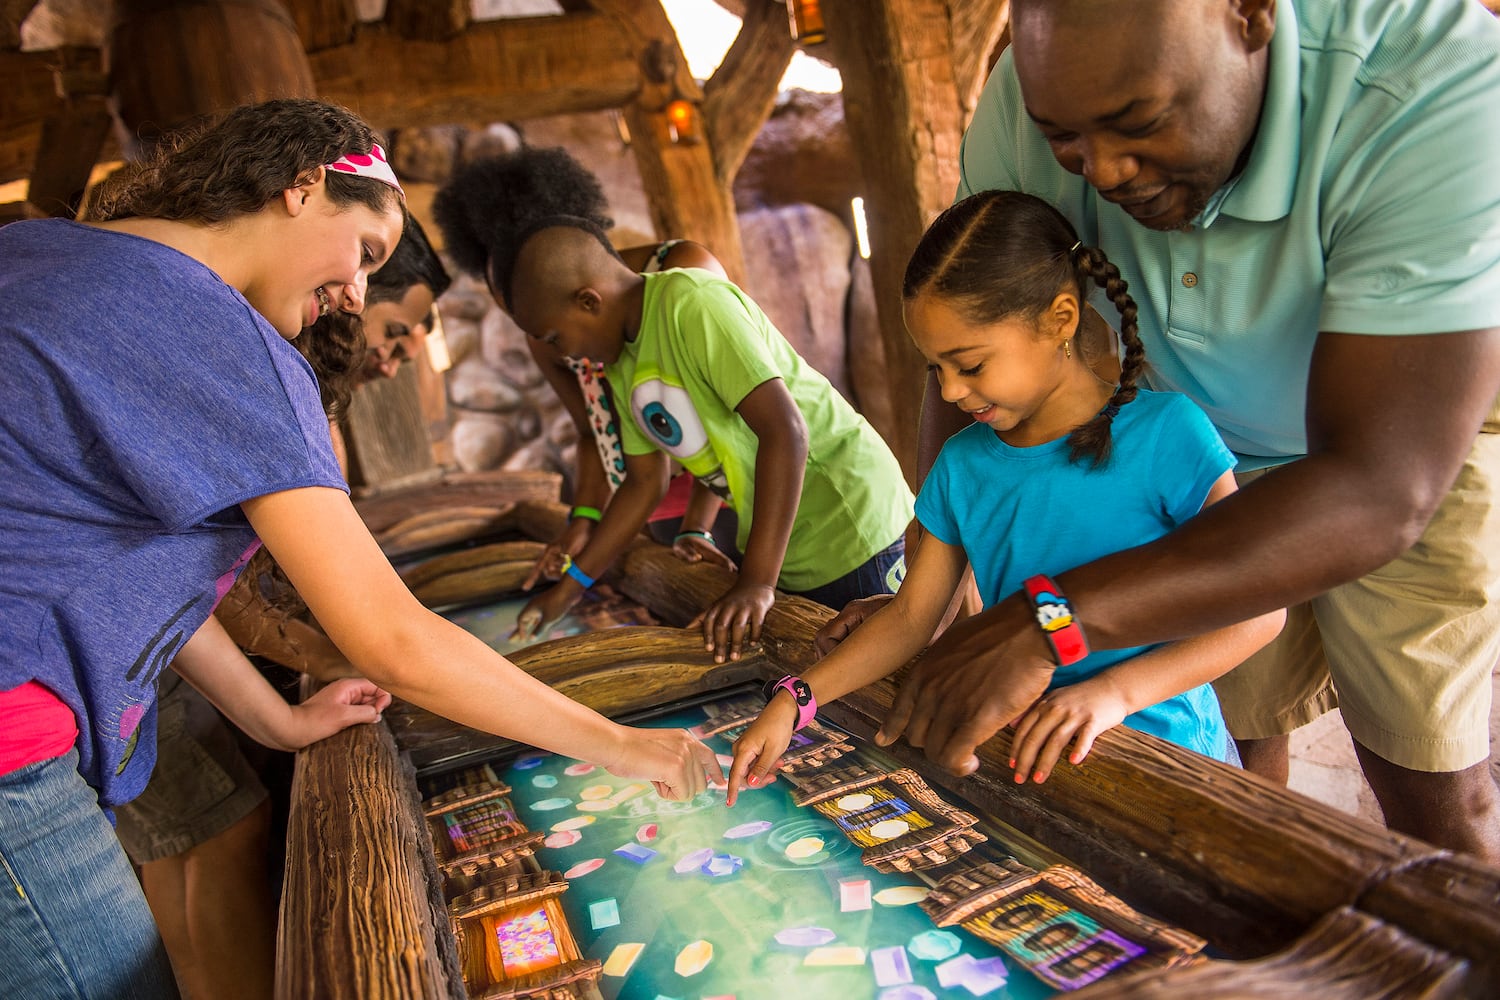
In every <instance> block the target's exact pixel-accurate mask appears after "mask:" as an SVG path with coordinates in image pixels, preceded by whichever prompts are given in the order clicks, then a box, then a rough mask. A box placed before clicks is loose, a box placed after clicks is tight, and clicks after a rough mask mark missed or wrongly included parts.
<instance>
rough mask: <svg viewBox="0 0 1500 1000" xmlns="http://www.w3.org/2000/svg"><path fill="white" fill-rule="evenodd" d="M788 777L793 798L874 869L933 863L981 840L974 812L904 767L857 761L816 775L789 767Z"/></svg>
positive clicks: (943, 862)
mask: <svg viewBox="0 0 1500 1000" xmlns="http://www.w3.org/2000/svg"><path fill="white" fill-rule="evenodd" d="M787 779H788V781H790V782H791V783H792V784H794V785H795V786H796V789H797V790H796V791H794V792H793V793H792V801H794V802H795V803H796V804H797V805H799V806H812V807H813V808H814V809H816V810H817V811H818V812H820V813H822V814H823V815H824V816H827V817H828V818H829V819H831V820H832V821H833V822H834V823H835V824H836V825H837V826H838V828H839V829H840V830H841V831H843V833H844V836H846V837H848V838H849V841H850V842H851V843H853V844H854V845H855V846H857V847H860V848H862V849H863V850H864V855H863V858H864V862H865V864H867V865H869V866H870V867H872V868H874V869H875V870H876V871H882V872H909V871H914V870H921V869H923V868H936V867H939V866H941V865H946V864H948V863H949V862H951V861H953V860H954V859H955V858H957V857H958V856H960V855H962V854H967V853H968V852H969V849H970V848H972V847H973V846H974V845H975V844H980V843H983V842H984V841H985V840H986V837H985V835H984V834H982V833H980V832H979V831H978V830H975V829H974V828H973V827H974V824H975V823H976V822H977V820H976V819H975V818H974V817H973V816H971V815H969V814H968V813H966V812H964V811H963V810H962V809H957V808H955V807H953V806H951V805H949V804H948V803H946V802H944V801H943V800H942V799H940V798H938V796H937V794H936V793H934V792H933V790H932V789H931V788H929V787H928V786H927V782H925V781H923V780H922V778H921V777H920V776H919V775H918V774H917V773H916V772H915V771H912V770H909V769H907V768H902V769H901V770H899V771H893V772H887V771H885V770H884V769H877V768H873V767H871V766H869V765H866V764H863V763H857V762H856V763H851V764H847V765H845V766H842V767H837V768H828V769H824V770H821V771H818V772H817V773H815V774H810V773H808V772H807V771H806V770H805V769H799V770H792V771H789V772H788V774H787Z"/></svg>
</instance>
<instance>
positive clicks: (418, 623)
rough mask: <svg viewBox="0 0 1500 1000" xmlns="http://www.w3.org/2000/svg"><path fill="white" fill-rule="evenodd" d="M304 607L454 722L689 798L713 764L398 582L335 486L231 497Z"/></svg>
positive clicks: (382, 674) (679, 739)
mask: <svg viewBox="0 0 1500 1000" xmlns="http://www.w3.org/2000/svg"><path fill="white" fill-rule="evenodd" d="M241 507H242V509H243V510H244V511H245V514H246V516H247V517H248V518H249V519H250V524H251V526H252V527H254V528H255V530H256V532H257V533H258V534H259V535H260V538H261V541H263V542H264V543H265V546H266V548H267V549H269V550H270V551H271V554H272V555H273V556H275V557H276V560H277V562H279V563H280V564H281V567H282V569H283V570H285V571H286V575H287V577H288V578H289V579H290V580H291V581H292V584H293V585H294V586H295V587H296V588H297V592H298V593H299V594H301V595H302V598H303V600H305V601H306V602H307V606H308V608H309V609H310V610H311V611H312V613H313V615H314V617H316V618H317V620H318V622H319V623H320V624H321V625H322V626H323V628H324V629H325V630H326V631H327V633H328V636H329V638H331V639H332V640H333V641H334V642H335V643H336V644H337V645H338V647H339V648H340V649H341V650H343V651H344V653H345V655H347V656H348V657H349V660H350V662H352V663H353V664H354V666H355V667H356V668H357V669H358V670H359V672H360V673H361V674H363V675H364V676H365V677H368V678H369V679H370V680H372V681H374V682H375V683H376V684H379V685H380V686H381V687H382V688H385V689H386V690H387V691H390V692H391V693H392V694H394V695H396V696H397V697H399V698H404V699H406V700H407V701H410V702H412V703H413V704H416V705H420V706H422V707H423V708H426V709H428V710H429V711H431V712H435V713H437V714H438V715H442V716H444V717H446V718H449V719H452V720H454V721H455V722H459V723H462V724H464V725H467V726H472V727H474V728H476V729H482V730H484V731H485V732H488V733H495V734H497V735H501V736H506V737H508V738H510V739H514V740H518V741H521V742H525V743H530V744H532V745H534V746H538V747H542V748H544V749H547V750H551V751H553V752H555V753H560V754H565V755H567V756H570V757H578V758H581V759H583V760H587V761H590V762H592V763H595V764H599V765H601V766H603V767H605V768H607V769H608V770H609V771H610V772H611V773H613V774H616V775H619V776H621V777H633V778H642V779H645V780H649V781H652V782H654V783H655V784H656V786H657V789H658V791H660V792H661V793H662V794H663V795H665V796H668V797H671V798H680V799H681V798H692V797H693V796H694V795H697V794H698V793H699V792H701V791H703V789H704V788H705V787H706V780H707V779H708V778H709V777H715V778H717V777H720V776H722V774H723V770H722V769H721V768H720V767H719V764H718V762H717V760H715V758H714V755H713V752H712V751H711V750H709V748H708V747H706V746H704V745H703V744H702V743H700V742H698V741H697V740H695V739H693V738H692V737H691V736H689V735H688V734H687V732H686V731H685V730H680V729H662V730H651V729H634V728H630V727H627V726H621V725H618V724H616V723H614V722H611V721H610V720H609V719H606V718H605V717H604V716H602V715H600V714H599V713H598V712H595V711H594V710H592V709H590V708H587V707H585V706H583V705H580V704H579V703H578V702H576V701H573V700H572V699H570V698H567V697H566V696H564V695H562V694H560V693H558V692H557V691H554V690H553V689H552V688H550V687H548V686H547V685H545V684H543V683H542V682H541V681H539V680H537V679H536V678H534V677H532V676H530V675H529V674H527V673H525V672H524V671H522V670H520V669H518V668H517V667H516V666H515V665H514V664H513V663H511V662H510V661H509V660H507V659H505V657H503V656H501V655H499V654H498V653H496V652H495V651H494V650H492V649H490V648H489V647H488V646H486V645H485V644H484V643H483V642H481V641H479V639H477V638H475V637H474V636H472V635H470V634H469V633H467V632H465V631H463V630H462V629H460V628H459V627H458V626H456V625H454V624H452V623H451V622H448V621H446V620H444V619H443V618H440V617H439V616H437V615H435V614H433V613H432V612H431V611H428V610H427V609H426V608H424V607H423V606H422V605H421V604H420V603H419V602H418V601H417V599H416V598H415V597H413V596H412V595H411V592H410V591H409V590H407V589H406V586H405V584H403V583H402V582H401V578H400V577H398V576H397V575H396V571H395V570H394V569H392V568H391V564H390V563H389V562H388V561H387V560H386V558H385V554H384V553H382V552H381V551H380V547H379V546H378V545H377V544H376V543H375V539H374V538H372V537H371V536H370V533H369V531H368V530H367V529H366V528H365V526H364V522H362V521H361V520H360V519H359V515H358V514H357V513H356V512H355V510H354V506H353V504H351V503H350V502H349V498H348V497H347V496H346V495H344V494H343V493H342V492H341V491H339V490H335V489H329V488H326V487H305V488H302V489H295V490H287V491H285V492H282V493H272V494H269V495H267V496H263V497H256V498H255V499H253V500H247V501H245V502H244V503H243V504H241Z"/></svg>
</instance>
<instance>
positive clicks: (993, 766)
mask: <svg viewBox="0 0 1500 1000" xmlns="http://www.w3.org/2000/svg"><path fill="white" fill-rule="evenodd" d="M895 692H896V684H895V683H894V682H893V681H891V680H886V681H882V682H880V683H878V684H874V685H871V686H869V687H867V688H864V689H863V690H861V691H858V692H855V693H854V694H852V695H849V696H848V697H846V698H843V699H841V700H840V701H839V702H836V703H835V704H834V705H832V706H829V707H828V710H827V715H828V717H829V718H830V719H831V720H832V721H834V722H836V723H838V724H839V725H842V726H844V727H845V728H846V729H849V730H850V731H851V732H854V733H855V734H856V735H863V736H868V735H870V734H872V733H873V732H874V731H875V729H876V728H877V727H878V726H879V724H880V722H881V720H882V719H884V717H885V715H886V713H887V711H888V710H889V706H890V704H891V702H892V699H893V698H894V695H895ZM888 750H889V752H890V753H892V754H893V755H894V756H895V757H897V758H898V759H900V760H903V761H907V762H909V763H912V764H917V763H919V762H921V761H922V754H921V751H919V750H915V749H913V748H911V747H910V746H908V745H907V744H906V743H905V742H904V741H902V742H898V743H897V744H896V745H895V746H893V747H890V748H888ZM1009 756H1010V736H1009V734H1008V733H1005V732H1002V733H1000V734H999V735H997V736H996V737H994V738H993V739H991V740H990V741H989V742H987V743H985V744H983V745H982V746H981V747H980V748H979V758H980V761H981V768H980V771H979V772H978V773H977V774H975V775H972V776H969V777H965V778H956V777H953V776H951V775H947V774H945V773H944V772H941V771H938V770H935V769H930V768H929V769H927V770H925V771H924V772H923V773H924V775H925V776H926V777H927V779H928V780H929V781H931V782H932V783H934V784H936V785H939V786H941V787H944V788H947V789H949V790H950V791H952V792H954V793H955V794H957V795H960V796H962V797H963V798H965V799H967V800H968V801H969V802H972V803H974V805H975V806H977V807H978V808H979V809H980V810H982V811H984V812H987V813H989V814H991V815H993V816H996V817H998V818H1000V819H1002V820H1003V821H1004V822H1006V823H1008V824H1010V825H1012V826H1014V827H1016V828H1017V829H1019V830H1020V831H1021V832H1022V833H1023V834H1026V835H1027V836H1029V837H1032V838H1035V840H1036V841H1037V842H1039V843H1041V844H1044V845H1046V847H1047V848H1048V849H1050V850H1053V851H1056V852H1058V853H1059V854H1060V855H1061V856H1063V857H1065V858H1067V859H1068V861H1069V863H1071V864H1074V865H1076V866H1077V867H1079V868H1082V869H1084V870H1085V871H1088V872H1089V873H1090V874H1091V876H1092V877H1094V878H1095V879H1096V880H1097V881H1099V882H1100V883H1101V884H1102V885H1104V886H1105V888H1107V889H1109V890H1110V891H1112V892H1115V893H1118V894H1119V895H1121V896H1124V897H1125V898H1134V899H1140V900H1149V906H1150V909H1151V910H1152V912H1154V913H1156V914H1158V915H1160V916H1162V917H1164V918H1165V919H1167V920H1169V921H1171V922H1174V923H1178V924H1181V925H1182V926H1184V927H1189V928H1191V929H1193V930H1194V931H1195V932H1196V933H1200V934H1202V935H1203V936H1204V937H1206V938H1208V939H1209V940H1210V941H1211V942H1212V943H1213V944H1214V945H1215V946H1216V947H1218V948H1220V949H1222V950H1223V951H1224V952H1225V953H1226V954H1228V955H1230V956H1232V957H1236V958H1246V957H1252V956H1257V955H1264V954H1266V953H1267V952H1268V951H1271V950H1274V949H1277V948H1281V947H1284V946H1286V945H1288V944H1289V943H1290V942H1291V941H1293V940H1294V939H1295V938H1297V937H1299V936H1300V935H1302V934H1304V933H1306V932H1307V930H1308V929H1309V928H1310V927H1311V926H1312V925H1313V924H1314V923H1315V922H1316V921H1317V920H1318V919H1319V918H1320V917H1322V916H1323V915H1324V914H1326V913H1329V912H1331V911H1333V910H1335V909H1337V908H1339V907H1341V906H1355V905H1359V906H1361V907H1363V908H1364V909H1366V910H1367V911H1368V912H1372V913H1378V915H1379V916H1380V917H1381V918H1382V919H1384V920H1386V921H1387V922H1388V923H1390V924H1392V925H1395V926H1398V927H1400V928H1401V929H1402V930H1404V931H1405V932H1406V933H1408V934H1410V935H1411V936H1412V937H1414V938H1417V939H1420V940H1423V941H1427V942H1428V943H1430V944H1433V945H1435V946H1436V947H1439V948H1442V949H1444V950H1447V951H1449V952H1452V953H1453V954H1456V955H1458V956H1459V957H1461V958H1466V959H1468V960H1469V961H1470V962H1471V963H1472V964H1473V965H1474V966H1475V968H1476V970H1477V971H1476V972H1475V973H1474V975H1476V976H1478V977H1481V978H1480V980H1479V981H1481V982H1483V983H1484V984H1485V986H1484V990H1485V991H1486V992H1484V995H1494V991H1495V990H1500V980H1495V979H1494V978H1493V976H1494V972H1493V969H1494V963H1495V960H1496V959H1495V956H1496V945H1497V943H1500V919H1497V917H1496V916H1495V906H1496V904H1497V903H1500V870H1497V869H1495V868H1494V867H1492V866H1487V865H1483V864H1481V863H1478V862H1472V863H1471V864H1470V865H1469V867H1468V868H1467V869H1452V868H1449V869H1444V868H1443V867H1442V866H1443V864H1444V863H1446V862H1447V861H1448V859H1447V858H1446V854H1445V852H1443V851H1440V850H1438V849H1437V848H1435V847H1432V846H1430V845H1428V844H1424V843H1422V842H1421V841H1417V840H1413V839H1411V838H1409V837H1405V836H1403V835H1401V834H1398V833H1393V832H1391V831H1388V830H1383V829H1381V828H1380V827H1377V826H1373V825H1371V824H1369V823H1365V822H1362V821H1359V820H1357V819H1355V818H1354V817H1351V816H1349V815H1348V814H1347V813H1343V812H1340V811H1339V810H1336V809H1333V808H1332V807H1330V806H1325V805H1323V804H1321V803H1318V802H1314V801H1312V800H1311V799H1308V798H1305V797H1303V796H1301V795H1297V794H1295V793H1293V792H1289V791H1287V790H1286V789H1284V788H1280V787H1277V786H1275V785H1272V784H1271V783H1269V782H1266V781H1264V780H1262V779H1260V778H1258V777H1256V776H1254V775H1252V774H1249V773H1248V772H1245V771H1242V770H1239V769H1237V768H1231V767H1228V766H1226V765H1223V764H1220V763H1218V762H1216V761H1212V760H1209V759H1207V758H1204V757H1201V756H1199V755H1196V754H1192V753H1189V752H1187V751H1185V750H1182V749H1180V748H1178V747H1176V746H1173V745H1171V744H1168V743H1166V742H1164V741H1162V740H1159V739H1156V738H1154V737H1151V736H1147V735H1144V734H1141V733H1137V732H1134V731H1133V730H1129V729H1126V728H1124V727H1117V728H1115V729H1112V730H1110V731H1109V732H1107V733H1105V734H1104V735H1103V736H1102V737H1101V738H1100V741H1099V743H1098V744H1096V746H1095V749H1094V750H1093V752H1092V753H1091V754H1090V755H1089V758H1088V760H1087V761H1086V762H1085V763H1084V764H1083V765H1082V766H1080V767H1064V768H1058V769H1057V770H1056V771H1054V772H1053V773H1052V774H1051V775H1050V776H1049V777H1048V778H1047V781H1046V782H1045V783H1044V784H1041V785H1037V784H1035V783H1028V784H1025V785H1016V784H1015V783H1014V782H1012V781H1011V780H1010V768H1009V766H1008V761H1009ZM1454 896H1457V897H1459V898H1460V899H1462V900H1465V901H1467V904H1468V905H1465V904H1464V903H1460V904H1458V905H1455V904H1454V902H1453V897H1454ZM1480 907H1483V908H1484V909H1483V910H1480V909H1479V908H1480ZM1486 964H1488V968H1486Z"/></svg>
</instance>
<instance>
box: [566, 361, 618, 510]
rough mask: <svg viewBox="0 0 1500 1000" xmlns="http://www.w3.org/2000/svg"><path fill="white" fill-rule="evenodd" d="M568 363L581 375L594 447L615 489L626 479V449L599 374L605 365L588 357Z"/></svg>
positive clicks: (608, 479) (579, 377) (610, 484)
mask: <svg viewBox="0 0 1500 1000" xmlns="http://www.w3.org/2000/svg"><path fill="white" fill-rule="evenodd" d="M567 364H568V367H569V368H570V369H572V371H573V374H574V375H576V376H578V388H579V389H581V390H582V391H583V406H584V409H585V410H586V411H587V412H588V418H589V430H591V431H593V432H594V447H595V448H597V449H598V451H599V462H600V464H601V465H603V466H604V477H605V479H606V480H607V481H608V482H609V488H610V491H611V492H613V491H615V490H617V489H619V488H620V484H621V483H623V482H624V481H625V451H624V449H623V448H622V447H621V445H620V429H619V427H617V426H616V425H615V412H614V409H613V407H611V406H610V401H609V394H608V392H607V391H606V390H605V387H604V379H603V378H602V377H601V376H600V372H601V371H602V370H603V366H602V365H595V364H594V363H593V362H592V361H590V360H589V359H588V358H578V359H573V358H569V359H567Z"/></svg>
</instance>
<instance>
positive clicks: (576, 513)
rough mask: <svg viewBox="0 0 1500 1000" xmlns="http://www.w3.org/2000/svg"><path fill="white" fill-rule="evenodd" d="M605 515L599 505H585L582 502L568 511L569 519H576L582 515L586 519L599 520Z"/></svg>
mask: <svg viewBox="0 0 1500 1000" xmlns="http://www.w3.org/2000/svg"><path fill="white" fill-rule="evenodd" d="M603 516H604V514H603V513H602V512H601V511H600V510H599V508H598V507H585V506H583V505H582V504H579V505H578V506H576V507H574V508H573V509H572V510H570V511H568V520H569V521H576V520H578V519H579V518H580V517H581V518H583V519H584V520H585V521H595V522H597V521H598V520H599V519H600V518H601V517H603Z"/></svg>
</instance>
